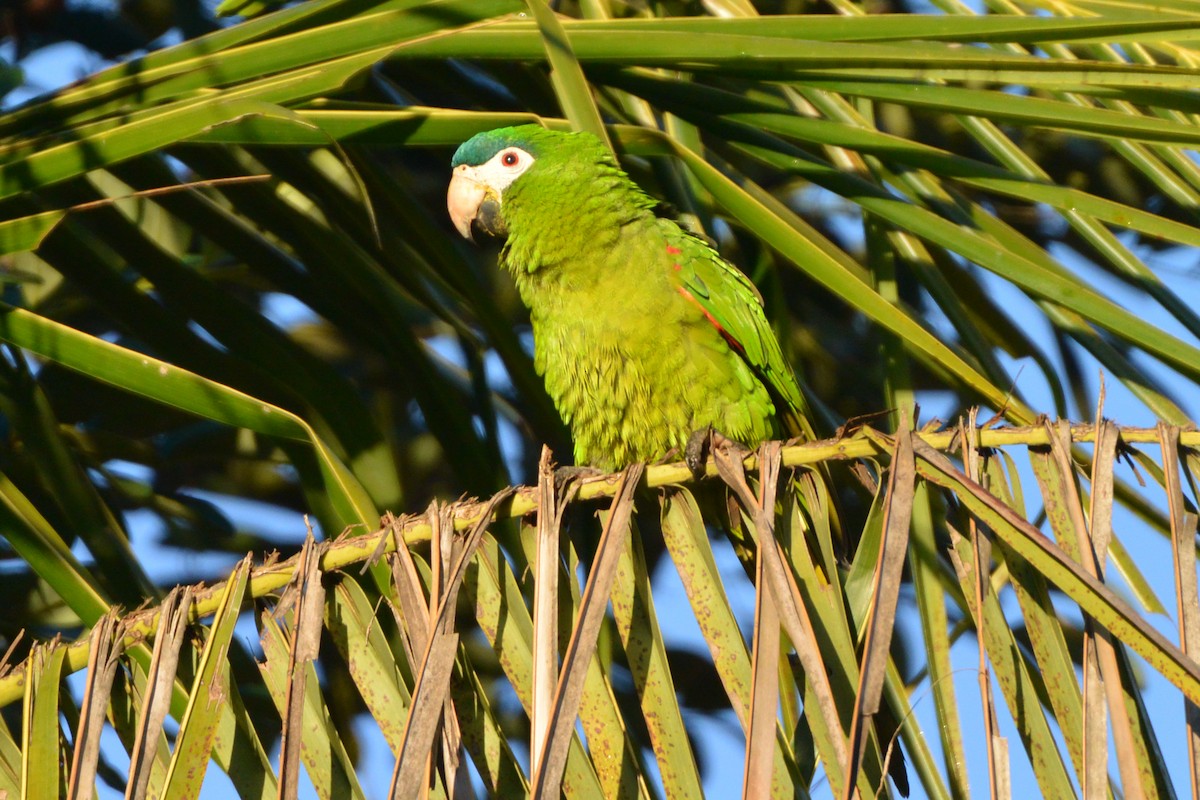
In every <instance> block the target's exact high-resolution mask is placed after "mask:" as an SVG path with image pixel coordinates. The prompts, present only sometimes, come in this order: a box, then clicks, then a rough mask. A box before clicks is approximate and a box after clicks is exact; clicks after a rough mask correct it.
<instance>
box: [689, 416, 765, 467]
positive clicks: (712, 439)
mask: <svg viewBox="0 0 1200 800" xmlns="http://www.w3.org/2000/svg"><path fill="white" fill-rule="evenodd" d="M717 450H720V451H722V452H724V453H726V454H727V455H730V456H733V457H734V458H736V459H738V460H741V459H743V458H745V457H746V455H747V454H748V453H749V452H750V451H749V450H748V449H746V447H745V445H743V444H742V443H741V442H737V441H734V440H733V439H730V438H729V437H728V436H726V435H725V434H723V433H721V432H720V431H719V430H717V429H716V428H714V427H713V426H712V425H709V426H708V427H705V428H701V429H700V430H698V431H692V435H691V436H689V437H688V441H687V446H686V447H685V448H684V450H683V452H684V456H683V460H684V461H685V462H687V465H688V469H690V470H691V471H692V477H694V478H695V479H696V480H700V479H701V478H703V477H704V476H705V475H706V474H707V473H708V457H709V456H710V455H712V453H713V452H714V451H717Z"/></svg>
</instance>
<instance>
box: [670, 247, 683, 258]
mask: <svg viewBox="0 0 1200 800" xmlns="http://www.w3.org/2000/svg"><path fill="white" fill-rule="evenodd" d="M682 252H683V251H682V250H680V249H679V248H678V247H676V246H675V245H673V244H669V245H667V254H668V255H672V256H677V255H679V254H680V253H682Z"/></svg>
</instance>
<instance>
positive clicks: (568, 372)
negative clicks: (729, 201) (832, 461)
mask: <svg viewBox="0 0 1200 800" xmlns="http://www.w3.org/2000/svg"><path fill="white" fill-rule="evenodd" d="M453 169H454V172H453V178H452V180H451V183H450V190H449V195H448V201H447V202H448V206H449V210H450V216H451V219H452V220H453V221H454V224H455V226H456V227H457V228H458V230H459V232H460V233H461V234H462V235H463V236H466V237H467V238H472V236H473V234H474V233H476V232H480V233H485V234H487V235H489V236H493V237H498V238H503V239H504V247H503V250H502V252H501V262H502V264H503V265H504V267H505V268H506V269H507V270H508V271H509V272H510V273H511V274H512V275H513V278H514V280H515V281H516V284H517V288H518V290H519V292H520V294H521V298H522V300H523V301H524V303H525V305H526V306H528V307H529V312H530V318H531V320H532V322H533V336H534V362H535V365H536V367H537V371H538V373H539V374H541V375H542V376H543V378H544V379H545V382H546V389H547V391H548V392H549V394H550V396H551V398H553V400H554V403H555V405H556V407H557V408H558V411H559V413H560V414H561V415H562V417H563V420H564V421H565V422H566V423H567V424H568V426H569V427H570V429H571V434H572V437H573V439H574V442H575V460H576V463H577V464H580V465H589V466H595V467H600V468H603V469H614V468H618V467H622V466H624V465H626V464H628V463H630V462H632V461H635V460H654V459H658V458H661V457H662V456H664V455H666V454H667V453H668V452H669V451H670V450H672V449H673V448H676V449H679V450H682V449H683V447H684V446H685V445H686V444H687V442H688V439H689V437H690V436H691V434H693V433H694V432H695V431H698V430H702V429H705V428H707V427H708V426H712V427H713V428H714V429H715V430H717V431H719V432H720V433H722V434H724V435H725V436H727V437H729V438H731V439H734V440H736V441H739V442H742V443H744V444H747V445H755V444H757V443H758V442H759V441H761V440H763V439H766V438H770V437H774V436H781V435H786V436H796V435H801V434H803V433H806V430H805V428H806V424H805V422H804V416H803V413H802V409H803V398H802V395H801V393H800V389H799V386H798V385H797V383H796V379H795V377H794V375H793V373H792V371H791V369H790V367H789V366H788V365H787V363H786V362H785V361H784V359H783V355H782V353H781V352H780V349H779V344H778V342H777V341H776V339H775V336H774V334H773V332H772V331H771V328H770V325H769V324H768V323H767V319H766V317H765V315H764V314H763V310H762V302H761V300H760V298H759V296H758V293H757V291H756V290H755V288H754V285H753V284H752V283H750V281H749V280H748V279H747V278H746V277H745V276H744V275H743V274H742V273H741V272H739V271H738V270H737V269H736V268H735V267H733V266H732V265H731V264H729V263H728V262H727V261H725V260H723V259H722V258H721V257H720V256H719V255H717V253H716V252H715V251H713V250H712V248H710V247H709V246H708V245H707V244H706V243H705V242H703V241H702V240H700V239H698V238H696V237H694V236H692V235H690V234H688V233H686V232H685V231H683V230H682V229H681V228H680V227H679V226H678V225H676V224H675V223H674V222H671V221H669V220H665V219H660V218H658V217H656V216H655V215H654V213H653V208H654V205H655V201H654V200H653V199H652V198H650V197H649V196H648V195H646V194H645V193H644V192H643V191H642V190H641V189H640V188H639V187H638V186H637V184H635V183H634V182H633V181H632V180H631V179H630V178H629V177H628V176H627V175H626V174H625V173H624V172H623V171H622V170H621V168H620V167H619V166H618V164H617V163H616V161H615V159H614V158H613V156H612V154H611V153H609V151H608V150H607V149H606V148H605V147H604V145H603V144H602V143H601V142H600V141H599V140H598V139H597V138H596V137H594V136H592V135H590V134H587V133H559V132H555V131H548V130H545V129H543V128H541V127H539V126H536V125H525V126H521V127H516V128H501V129H499V130H494V131H489V132H487V133H481V134H479V135H477V136H475V137H474V138H472V139H470V140H469V141H467V142H466V143H465V144H463V145H462V147H460V148H459V149H458V152H457V153H455V156H454V162H453ZM810 435H811V434H810Z"/></svg>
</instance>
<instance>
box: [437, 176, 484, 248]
mask: <svg viewBox="0 0 1200 800" xmlns="http://www.w3.org/2000/svg"><path fill="white" fill-rule="evenodd" d="M486 195H487V189H486V187H485V186H484V185H483V184H482V183H480V182H479V180H478V178H477V177H476V175H475V169H474V168H473V167H470V166H468V165H466V164H460V165H459V166H458V167H457V168H456V169H455V170H454V177H452V178H451V179H450V189H449V190H448V191H447V193H446V207H447V208H448V209H450V219H451V220H453V221H454V227H455V228H457V229H458V232H459V233H460V234H462V236H463V237H464V238H466V239H470V240H471V241H475V240H474V238H473V237H472V236H471V221H472V220H474V219H475V216H476V214H478V213H479V204H480V203H482V202H483V198H484V197H485V196H486Z"/></svg>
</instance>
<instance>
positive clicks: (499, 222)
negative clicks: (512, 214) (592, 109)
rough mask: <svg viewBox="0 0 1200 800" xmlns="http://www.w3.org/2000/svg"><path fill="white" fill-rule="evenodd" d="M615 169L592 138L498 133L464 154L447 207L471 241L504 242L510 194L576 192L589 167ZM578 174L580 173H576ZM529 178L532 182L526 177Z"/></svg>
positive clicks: (522, 129) (537, 129)
mask: <svg viewBox="0 0 1200 800" xmlns="http://www.w3.org/2000/svg"><path fill="white" fill-rule="evenodd" d="M606 162H607V163H612V164H613V165H614V166H615V162H614V161H613V159H612V156H611V154H610V153H609V152H608V150H607V149H606V148H605V147H604V145H603V144H602V143H601V142H600V140H599V139H597V138H596V137H595V136H593V135H592V134H590V133H564V132H560V131H551V130H547V129H545V128H543V127H541V126H540V125H520V126H517V127H513V128H497V129H496V130H492V131H485V132H484V133H480V134H476V135H475V136H473V137H472V138H470V139H468V140H467V141H466V142H464V143H463V144H462V146H461V147H459V148H458V150H457V152H455V154H454V160H453V161H452V162H451V166H452V168H453V170H454V173H453V177H452V178H451V179H450V189H449V191H448V192H447V196H446V205H447V207H448V208H449V210H450V219H451V220H453V221H454V227H455V228H457V229H458V232H459V233H460V234H462V235H463V236H464V237H465V238H467V239H471V240H472V241H473V240H474V236H473V234H474V233H483V234H485V235H488V236H491V237H494V238H499V239H504V238H506V237H507V236H508V232H509V230H508V228H509V222H510V220H509V219H508V218H507V217H506V213H505V212H506V211H507V210H509V208H510V207H511V204H509V203H506V198H508V197H509V195H510V193H514V192H517V191H518V190H519V189H520V188H521V187H522V186H524V185H525V184H532V183H535V182H544V181H553V182H554V183H555V184H557V185H558V186H559V187H560V188H570V186H569V184H570V182H571V180H570V179H571V177H572V176H577V177H581V176H582V175H583V174H584V173H585V172H586V169H585V168H586V167H587V166H594V165H596V164H598V163H606ZM573 168H574V169H573ZM526 176H528V177H526Z"/></svg>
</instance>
